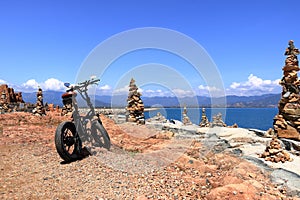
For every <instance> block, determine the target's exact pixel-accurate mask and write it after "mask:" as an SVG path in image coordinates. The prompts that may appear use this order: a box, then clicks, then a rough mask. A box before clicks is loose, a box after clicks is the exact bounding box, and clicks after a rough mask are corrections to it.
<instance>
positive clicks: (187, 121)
mask: <svg viewBox="0 0 300 200" xmlns="http://www.w3.org/2000/svg"><path fill="white" fill-rule="evenodd" d="M187 113H188V111H187V109H186V106H184V108H183V111H182V123H183V125H191V124H192V122H191V120H190V118H189V117H188V116H187Z"/></svg>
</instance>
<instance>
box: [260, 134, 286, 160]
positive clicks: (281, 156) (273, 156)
mask: <svg viewBox="0 0 300 200" xmlns="http://www.w3.org/2000/svg"><path fill="white" fill-rule="evenodd" d="M259 157H260V158H264V159H265V161H271V162H276V163H278V162H282V163H284V162H286V161H292V158H291V157H290V154H289V153H288V152H287V151H286V150H284V149H283V148H282V147H281V144H280V140H279V139H277V138H276V137H273V138H272V140H271V141H270V144H269V145H267V147H266V150H265V151H264V152H263V153H262V154H261V155H259Z"/></svg>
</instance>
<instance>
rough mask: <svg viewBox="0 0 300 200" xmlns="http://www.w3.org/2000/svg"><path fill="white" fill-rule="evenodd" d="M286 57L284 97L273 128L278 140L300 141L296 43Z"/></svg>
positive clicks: (290, 44)
mask: <svg viewBox="0 0 300 200" xmlns="http://www.w3.org/2000/svg"><path fill="white" fill-rule="evenodd" d="M288 45H289V46H288V48H287V49H286V51H285V53H284V55H286V56H287V57H286V59H285V66H284V67H283V68H282V70H283V78H282V79H281V81H280V85H282V95H281V99H280V101H279V103H278V110H279V113H278V114H277V115H276V116H275V117H274V122H273V127H274V130H275V133H276V134H277V137H278V138H287V139H294V140H298V141H300V134H299V131H300V95H299V85H300V81H299V80H298V75H297V72H298V71H299V70H300V68H299V66H298V58H297V55H298V54H299V50H298V49H297V48H295V46H294V41H293V40H290V41H289V43H288Z"/></svg>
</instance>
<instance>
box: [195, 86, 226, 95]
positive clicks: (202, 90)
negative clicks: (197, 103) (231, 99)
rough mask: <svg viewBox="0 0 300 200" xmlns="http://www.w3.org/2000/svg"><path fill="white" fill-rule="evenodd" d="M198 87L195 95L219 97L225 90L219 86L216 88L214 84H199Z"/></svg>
mask: <svg viewBox="0 0 300 200" xmlns="http://www.w3.org/2000/svg"><path fill="white" fill-rule="evenodd" d="M198 89H199V91H198V94H197V95H200V96H212V97H219V96H224V95H225V91H224V90H222V89H220V88H217V87H216V86H207V85H206V86H205V85H199V86H198Z"/></svg>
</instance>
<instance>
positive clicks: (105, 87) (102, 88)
mask: <svg viewBox="0 0 300 200" xmlns="http://www.w3.org/2000/svg"><path fill="white" fill-rule="evenodd" d="M99 89H100V90H111V87H110V86H109V85H103V86H101V87H99Z"/></svg>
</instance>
